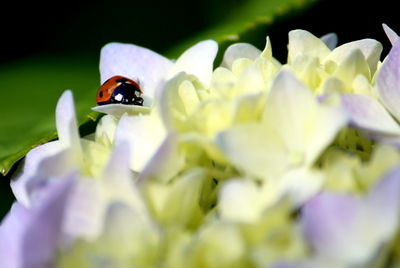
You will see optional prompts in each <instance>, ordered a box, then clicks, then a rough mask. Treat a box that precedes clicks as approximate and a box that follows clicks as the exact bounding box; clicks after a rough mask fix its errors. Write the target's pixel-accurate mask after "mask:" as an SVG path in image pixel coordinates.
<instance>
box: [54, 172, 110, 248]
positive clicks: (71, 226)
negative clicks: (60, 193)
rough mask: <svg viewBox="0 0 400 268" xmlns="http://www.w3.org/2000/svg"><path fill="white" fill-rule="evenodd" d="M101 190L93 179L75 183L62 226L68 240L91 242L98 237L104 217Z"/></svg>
mask: <svg viewBox="0 0 400 268" xmlns="http://www.w3.org/2000/svg"><path fill="white" fill-rule="evenodd" d="M102 190H103V189H102V187H101V184H100V183H99V181H98V180H94V179H93V178H90V179H87V178H80V179H79V180H78V181H77V182H76V183H75V185H74V187H73V190H72V193H71V195H70V198H69V200H68V204H67V207H66V212H65V217H64V222H63V226H62V229H63V233H64V234H65V237H66V238H67V239H68V240H70V241H74V240H75V239H77V238H80V239H83V240H87V241H93V240H95V239H96V238H97V237H98V236H99V235H100V233H101V230H102V228H103V218H104V215H105V203H104V197H103V191H102Z"/></svg>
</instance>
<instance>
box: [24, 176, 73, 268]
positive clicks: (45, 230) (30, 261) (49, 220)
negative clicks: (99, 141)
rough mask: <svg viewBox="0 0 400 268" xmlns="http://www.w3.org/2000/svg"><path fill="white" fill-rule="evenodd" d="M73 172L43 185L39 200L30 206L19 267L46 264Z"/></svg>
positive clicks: (56, 238)
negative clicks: (28, 222)
mask: <svg viewBox="0 0 400 268" xmlns="http://www.w3.org/2000/svg"><path fill="white" fill-rule="evenodd" d="M73 182H74V176H68V177H66V178H63V179H60V180H59V181H58V182H57V183H54V184H52V185H51V187H48V188H47V192H46V197H45V198H43V200H42V201H43V202H41V203H40V204H38V206H37V207H35V208H32V209H34V214H33V215H32V219H31V222H30V224H29V226H28V227H27V229H26V233H25V235H24V238H23V242H22V243H23V244H22V257H23V266H22V267H23V268H50V267H53V265H52V263H53V261H54V258H55V256H56V254H55V253H56V252H57V248H58V246H59V242H60V238H61V235H60V234H61V228H62V221H63V215H64V211H65V207H66V204H67V199H68V197H69V195H70V192H71V189H72V186H73Z"/></svg>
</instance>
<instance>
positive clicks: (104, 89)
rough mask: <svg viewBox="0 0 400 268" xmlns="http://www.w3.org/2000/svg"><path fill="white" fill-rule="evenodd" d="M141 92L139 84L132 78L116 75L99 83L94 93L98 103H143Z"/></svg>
mask: <svg viewBox="0 0 400 268" xmlns="http://www.w3.org/2000/svg"><path fill="white" fill-rule="evenodd" d="M142 93H143V91H142V89H141V88H140V86H139V84H138V83H136V82H135V81H133V80H132V79H129V78H126V77H123V76H120V75H117V76H113V77H111V78H110V79H108V80H107V81H105V82H104V83H103V85H101V87H100V88H99V90H98V91H97V95H96V102H97V104H98V105H104V104H111V103H120V104H133V105H143V98H141V97H140V95H141V94H142Z"/></svg>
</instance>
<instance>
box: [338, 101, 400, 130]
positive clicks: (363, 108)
mask: <svg viewBox="0 0 400 268" xmlns="http://www.w3.org/2000/svg"><path fill="white" fill-rule="evenodd" d="M341 102H342V105H343V107H344V108H345V110H346V111H347V112H348V114H349V116H350V120H351V123H352V124H353V125H354V126H356V127H358V128H361V129H363V130H367V131H371V132H373V133H374V134H382V135H400V127H399V125H398V124H397V122H396V121H395V120H394V119H393V118H392V117H391V116H390V114H389V113H388V112H387V111H386V110H385V108H384V107H383V106H382V105H381V104H380V103H379V102H378V101H376V100H375V99H373V98H371V97H368V96H364V95H358V94H343V95H342V96H341Z"/></svg>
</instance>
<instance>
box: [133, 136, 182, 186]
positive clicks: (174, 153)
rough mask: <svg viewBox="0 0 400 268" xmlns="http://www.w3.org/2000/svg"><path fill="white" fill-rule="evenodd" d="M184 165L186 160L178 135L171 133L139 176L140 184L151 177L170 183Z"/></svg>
mask: <svg viewBox="0 0 400 268" xmlns="http://www.w3.org/2000/svg"><path fill="white" fill-rule="evenodd" d="M183 165H184V158H183V155H182V154H180V151H179V148H178V137H177V134H176V133H173V132H171V133H169V134H168V135H167V136H166V137H165V139H164V141H163V142H162V144H161V145H160V147H159V148H158V150H157V151H156V152H155V153H154V155H153V156H152V157H151V159H150V161H149V162H148V163H147V164H146V166H145V167H144V169H143V170H142V172H141V173H140V174H139V182H140V183H142V182H143V181H144V180H146V179H148V178H151V177H157V178H161V179H162V180H163V181H169V180H170V179H171V178H172V177H173V176H174V175H176V174H177V173H178V171H179V170H180V169H181V168H182V167H183Z"/></svg>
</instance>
